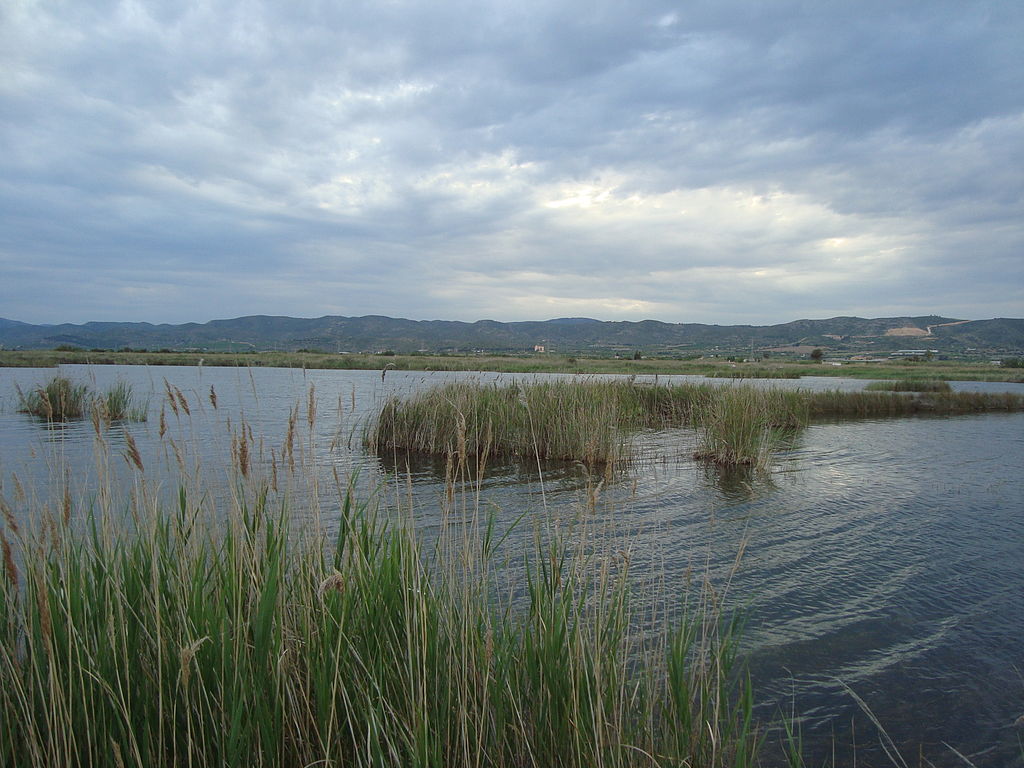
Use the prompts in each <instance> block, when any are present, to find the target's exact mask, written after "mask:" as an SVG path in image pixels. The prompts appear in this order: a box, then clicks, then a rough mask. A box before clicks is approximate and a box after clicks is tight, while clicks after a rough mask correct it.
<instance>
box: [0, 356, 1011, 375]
mask: <svg viewBox="0 0 1024 768" xmlns="http://www.w3.org/2000/svg"><path fill="white" fill-rule="evenodd" d="M60 365H147V366H179V365H197V366H206V367H232V368H234V367H242V368H245V367H252V368H298V369H305V370H375V371H382V372H383V371H389V370H399V371H476V372H494V373H570V374H579V375H589V374H622V375H627V376H628V375H636V376H653V375H659V376H709V377H714V378H743V379H750V378H755V379H756V378H764V379H799V378H801V377H805V376H824V377H830V378H852V379H916V378H928V379H939V380H943V381H993V382H1015V383H1020V382H1024V370H1022V369H1020V368H1004V367H1001V366H999V365H995V364H993V363H992V362H989V361H985V362H982V361H974V362H971V361H963V360H921V361H914V360H908V359H905V358H902V359H901V358H894V359H891V360H881V361H878V362H858V361H845V362H841V363H835V362H818V361H814V360H794V359H787V358H781V357H780V358H775V359H765V360H759V361H757V362H736V361H731V360H728V359H726V358H723V357H700V358H686V359H678V358H669V357H641V359H626V358H610V357H578V356H576V357H567V356H564V355H557V354H543V353H538V354H523V355H487V354H479V355H476V354H474V355H457V354H451V355H448V354H445V355H432V354H422V355H420V354H417V355H390V354H386V355H385V354H328V353H325V352H275V351H270V352H188V351H176V350H161V351H112V350H74V349H71V350H0V368H5V367H6V368H54V367H57V366H60Z"/></svg>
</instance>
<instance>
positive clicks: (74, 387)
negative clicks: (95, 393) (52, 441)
mask: <svg viewBox="0 0 1024 768" xmlns="http://www.w3.org/2000/svg"><path fill="white" fill-rule="evenodd" d="M17 393H18V410H19V411H20V412H21V413H27V414H30V415H32V416H35V417H36V418H38V419H44V420H46V421H67V420H69V419H80V418H82V416H84V415H85V412H86V409H87V408H88V406H89V402H90V399H91V391H90V389H89V387H88V385H86V384H76V383H75V382H73V381H71V379H68V378H65V377H63V376H54V377H53V378H52V379H50V380H49V381H48V382H46V384H40V385H37V386H35V387H33V388H32V389H30V390H29V391H28V392H27V393H26V392H22V391H21V389H20V388H19V389H18V390H17Z"/></svg>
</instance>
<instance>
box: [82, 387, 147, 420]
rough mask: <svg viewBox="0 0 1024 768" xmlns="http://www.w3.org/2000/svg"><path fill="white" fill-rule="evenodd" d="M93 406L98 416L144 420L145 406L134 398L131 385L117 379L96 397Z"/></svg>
mask: <svg viewBox="0 0 1024 768" xmlns="http://www.w3.org/2000/svg"><path fill="white" fill-rule="evenodd" d="M93 407H94V408H95V410H96V412H97V414H98V415H99V417H100V418H101V419H102V420H103V421H105V422H107V423H110V422H112V421H145V420H146V406H145V405H143V404H142V403H139V402H138V401H137V400H136V399H135V391H134V390H133V389H132V385H131V384H129V383H127V382H124V381H119V382H117V383H116V384H114V385H113V386H112V387H111V388H110V389H108V390H107V391H106V392H104V393H103V394H102V395H100V396H99V397H97V398H96V400H95V402H94V404H93Z"/></svg>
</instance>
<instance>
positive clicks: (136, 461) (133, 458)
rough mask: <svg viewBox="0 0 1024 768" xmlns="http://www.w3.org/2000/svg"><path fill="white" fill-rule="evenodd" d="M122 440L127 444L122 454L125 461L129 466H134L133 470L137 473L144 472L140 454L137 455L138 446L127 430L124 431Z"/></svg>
mask: <svg viewBox="0 0 1024 768" xmlns="http://www.w3.org/2000/svg"><path fill="white" fill-rule="evenodd" d="M124 440H125V442H126V443H127V444H128V447H127V449H125V454H124V456H125V461H127V462H128V464H129V465H135V468H136V469H138V470H139V472H145V471H146V470H145V468H144V467H143V466H142V454H140V453H139V446H138V445H137V444H136V443H135V438H134V437H132V435H131V433H130V432H128V431H127V430H125V433H124Z"/></svg>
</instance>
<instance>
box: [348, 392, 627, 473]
mask: <svg viewBox="0 0 1024 768" xmlns="http://www.w3.org/2000/svg"><path fill="white" fill-rule="evenodd" d="M645 415H646V410H645V406H644V404H643V402H642V400H641V398H640V397H638V393H637V392H635V391H634V390H632V389H630V388H626V387H624V386H623V385H622V384H621V383H619V382H611V381H590V382H565V381H561V382H541V383H531V384H510V385H498V384H493V385H488V384H480V383H477V382H453V383H450V384H445V385H443V386H440V387H437V388H434V389H430V390H426V391H424V392H421V393H418V394H415V395H412V396H411V397H408V398H398V397H393V398H390V399H389V400H388V401H386V402H385V403H384V406H383V407H382V409H381V411H380V414H379V415H378V417H377V418H376V419H375V420H374V422H373V423H372V424H371V425H370V426H369V428H368V430H367V433H366V443H367V445H368V447H369V448H370V449H371V450H374V451H378V452H381V451H390V450H394V449H398V448H401V449H405V450H411V451H417V452H423V453H433V454H442V455H444V454H455V455H458V456H459V457H460V458H465V457H466V456H477V457H479V456H484V457H486V456H488V455H497V456H507V457H521V458H537V459H556V460H576V461H583V462H586V463H588V464H604V463H611V462H615V461H618V460H619V459H621V458H623V457H624V456H625V455H626V439H627V435H626V432H625V428H627V427H628V426H630V425H635V424H639V423H641V422H642V421H643V419H644V417H645Z"/></svg>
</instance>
